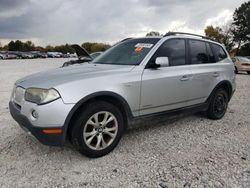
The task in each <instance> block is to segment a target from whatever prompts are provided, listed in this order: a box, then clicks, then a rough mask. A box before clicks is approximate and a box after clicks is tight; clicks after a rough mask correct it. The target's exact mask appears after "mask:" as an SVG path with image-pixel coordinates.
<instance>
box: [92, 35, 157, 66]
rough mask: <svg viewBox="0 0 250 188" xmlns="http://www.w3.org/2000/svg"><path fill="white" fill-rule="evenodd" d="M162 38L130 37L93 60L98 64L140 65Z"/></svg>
mask: <svg viewBox="0 0 250 188" xmlns="http://www.w3.org/2000/svg"><path fill="white" fill-rule="evenodd" d="M159 40H160V38H141V39H130V40H126V41H124V42H121V43H119V44H117V45H115V46H113V47H112V48H110V49H109V50H107V51H106V52H104V53H103V54H102V55H100V56H98V57H97V58H95V59H94V60H93V61H92V62H93V63H97V64H115V65H139V64H140V63H141V61H142V60H143V59H144V57H145V56H146V55H147V54H148V52H149V51H150V50H151V49H152V48H153V46H154V45H155V44H156V43H157V42H158V41H159Z"/></svg>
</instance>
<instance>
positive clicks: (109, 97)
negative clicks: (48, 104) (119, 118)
mask: <svg viewBox="0 0 250 188" xmlns="http://www.w3.org/2000/svg"><path fill="white" fill-rule="evenodd" d="M96 100H102V101H106V102H109V103H111V104H113V105H114V106H116V107H118V108H119V110H120V111H121V113H122V115H123V118H124V123H125V127H126V126H127V124H128V123H129V121H130V120H131V119H132V117H133V115H132V111H131V109H130V107H129V104H128V103H127V101H126V100H125V99H124V98H123V97H122V96H121V95H119V94H117V93H114V92H110V91H100V92H96V93H93V94H90V95H87V96H85V97H84V98H82V99H81V100H79V101H78V102H77V103H76V104H75V106H74V107H73V108H72V109H71V111H70V112H69V114H68V116H67V118H66V120H65V122H64V125H63V132H64V133H63V134H64V135H63V137H64V141H65V139H66V137H67V135H68V132H69V130H70V127H72V125H73V123H74V120H75V118H74V117H76V116H77V115H78V114H79V113H80V112H81V110H82V108H83V107H84V106H85V105H86V104H87V103H90V102H93V101H96Z"/></svg>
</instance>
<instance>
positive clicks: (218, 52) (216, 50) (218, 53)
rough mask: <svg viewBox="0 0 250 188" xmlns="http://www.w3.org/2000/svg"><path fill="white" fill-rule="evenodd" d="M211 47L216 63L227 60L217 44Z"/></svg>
mask: <svg viewBox="0 0 250 188" xmlns="http://www.w3.org/2000/svg"><path fill="white" fill-rule="evenodd" d="M211 46H212V49H213V53H214V56H215V59H216V61H217V62H218V61H221V60H223V59H226V58H227V54H226V52H225V51H224V49H223V48H222V47H221V46H219V45H217V44H211Z"/></svg>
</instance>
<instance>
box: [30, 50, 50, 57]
mask: <svg viewBox="0 0 250 188" xmlns="http://www.w3.org/2000/svg"><path fill="white" fill-rule="evenodd" d="M31 54H32V55H33V56H34V58H47V54H46V53H43V52H39V51H32V52H31Z"/></svg>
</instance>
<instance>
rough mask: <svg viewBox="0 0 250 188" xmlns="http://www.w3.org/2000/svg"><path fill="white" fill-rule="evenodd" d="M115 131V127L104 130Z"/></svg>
mask: <svg viewBox="0 0 250 188" xmlns="http://www.w3.org/2000/svg"><path fill="white" fill-rule="evenodd" d="M116 129H117V127H111V128H105V131H106V132H111V131H115V130H116Z"/></svg>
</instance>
